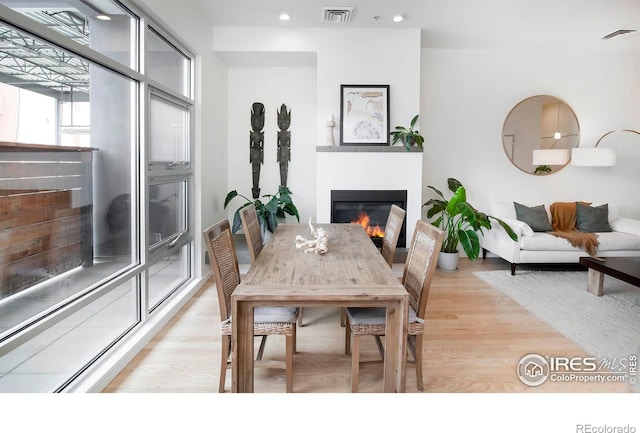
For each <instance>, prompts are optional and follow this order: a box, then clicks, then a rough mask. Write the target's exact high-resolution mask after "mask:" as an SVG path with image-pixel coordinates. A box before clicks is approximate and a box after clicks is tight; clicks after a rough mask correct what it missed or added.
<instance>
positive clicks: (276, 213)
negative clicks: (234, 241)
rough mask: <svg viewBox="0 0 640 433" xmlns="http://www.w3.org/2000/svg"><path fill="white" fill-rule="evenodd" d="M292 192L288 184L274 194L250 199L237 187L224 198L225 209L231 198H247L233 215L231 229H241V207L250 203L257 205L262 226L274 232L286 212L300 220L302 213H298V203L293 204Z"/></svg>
mask: <svg viewBox="0 0 640 433" xmlns="http://www.w3.org/2000/svg"><path fill="white" fill-rule="evenodd" d="M291 194H292V193H291V191H290V190H289V188H287V187H286V186H280V187H279V188H278V192H277V193H275V194H273V195H272V194H265V195H263V196H262V197H261V198H257V199H255V200H250V199H249V198H247V197H245V196H244V195H242V194H238V191H236V190H235V189H234V190H233V191H229V193H228V194H227V197H226V198H225V199H224V208H225V209H226V208H227V206H228V205H229V203H230V202H231V200H233V199H234V198H236V197H240V198H242V199H244V200H245V202H244V203H243V204H242V206H240V207H239V208H238V209H236V212H235V214H234V215H233V226H232V227H231V231H232V232H233V233H235V232H237V231H238V230H240V228H241V227H242V221H241V220H240V209H242V208H244V207H247V206H249V205H250V204H253V205H254V206H255V207H256V213H257V214H258V221H259V222H260V227H262V228H263V229H266V230H269V231H270V232H272V233H273V232H274V231H275V229H276V227H277V226H278V218H284V217H285V214H288V215H292V216H295V217H296V219H297V220H298V222H300V214H299V213H298V209H297V208H296V205H295V204H293V200H292V199H291ZM262 199H266V203H265V202H263V201H262Z"/></svg>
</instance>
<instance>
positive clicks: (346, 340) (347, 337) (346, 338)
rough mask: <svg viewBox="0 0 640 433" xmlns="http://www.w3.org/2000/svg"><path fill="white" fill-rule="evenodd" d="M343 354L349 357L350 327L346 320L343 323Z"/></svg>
mask: <svg viewBox="0 0 640 433" xmlns="http://www.w3.org/2000/svg"><path fill="white" fill-rule="evenodd" d="M344 354H345V355H351V326H349V321H348V320H347V321H346V322H345V329H344Z"/></svg>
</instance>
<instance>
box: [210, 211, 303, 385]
mask: <svg viewBox="0 0 640 433" xmlns="http://www.w3.org/2000/svg"><path fill="white" fill-rule="evenodd" d="M203 236H204V240H205V244H206V245H207V251H208V252H209V260H210V262H211V268H212V270H213V276H214V279H215V283H216V288H217V291H218V303H219V305H220V334H221V341H222V347H221V350H220V382H219V385H218V392H224V385H225V379H226V372H227V368H229V367H230V366H231V360H230V355H231V331H232V326H231V294H232V293H233V291H234V290H235V288H236V287H237V286H238V284H240V271H239V268H238V258H237V256H236V250H235V245H234V243H233V237H232V236H231V228H230V226H229V221H228V220H226V219H224V220H222V221H219V222H217V223H216V224H214V225H212V226H211V227H209V228H207V229H206V230H204V232H203ZM297 318H298V309H297V308H285V307H260V308H256V309H255V310H254V328H253V333H254V335H255V336H256V337H258V336H259V337H262V342H261V343H260V348H259V350H258V354H257V356H256V360H257V361H261V360H262V355H263V353H264V347H265V344H266V338H267V336H268V335H284V336H285V338H286V343H285V345H286V349H285V351H286V355H285V361H284V362H281V363H277V362H274V361H269V362H267V361H265V362H264V364H265V365H266V366H269V367H272V368H282V369H284V370H285V375H286V383H287V385H286V386H287V392H293V354H294V353H295V342H296V320H297ZM259 366H260V363H259V362H256V367H259Z"/></svg>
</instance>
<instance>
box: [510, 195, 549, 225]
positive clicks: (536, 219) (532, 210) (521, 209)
mask: <svg viewBox="0 0 640 433" xmlns="http://www.w3.org/2000/svg"><path fill="white" fill-rule="evenodd" d="M513 206H514V207H515V209H516V219H517V220H518V221H522V222H523V223H527V224H528V225H529V226H530V227H531V229H532V230H533V231H534V232H548V231H551V230H552V228H551V224H550V223H549V217H548V216H547V211H546V210H545V209H544V205H542V204H541V205H539V206H533V207H529V206H525V205H523V204H520V203H516V202H515V201H514V202H513Z"/></svg>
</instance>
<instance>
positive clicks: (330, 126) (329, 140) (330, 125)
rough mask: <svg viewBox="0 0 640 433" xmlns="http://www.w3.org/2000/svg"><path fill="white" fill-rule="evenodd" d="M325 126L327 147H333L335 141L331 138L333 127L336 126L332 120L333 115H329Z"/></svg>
mask: <svg viewBox="0 0 640 433" xmlns="http://www.w3.org/2000/svg"><path fill="white" fill-rule="evenodd" d="M326 125H327V146H335V144H336V141H335V139H334V137H333V127H334V126H336V122H335V120H334V119H333V114H329V120H328V121H327V123H326Z"/></svg>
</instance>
